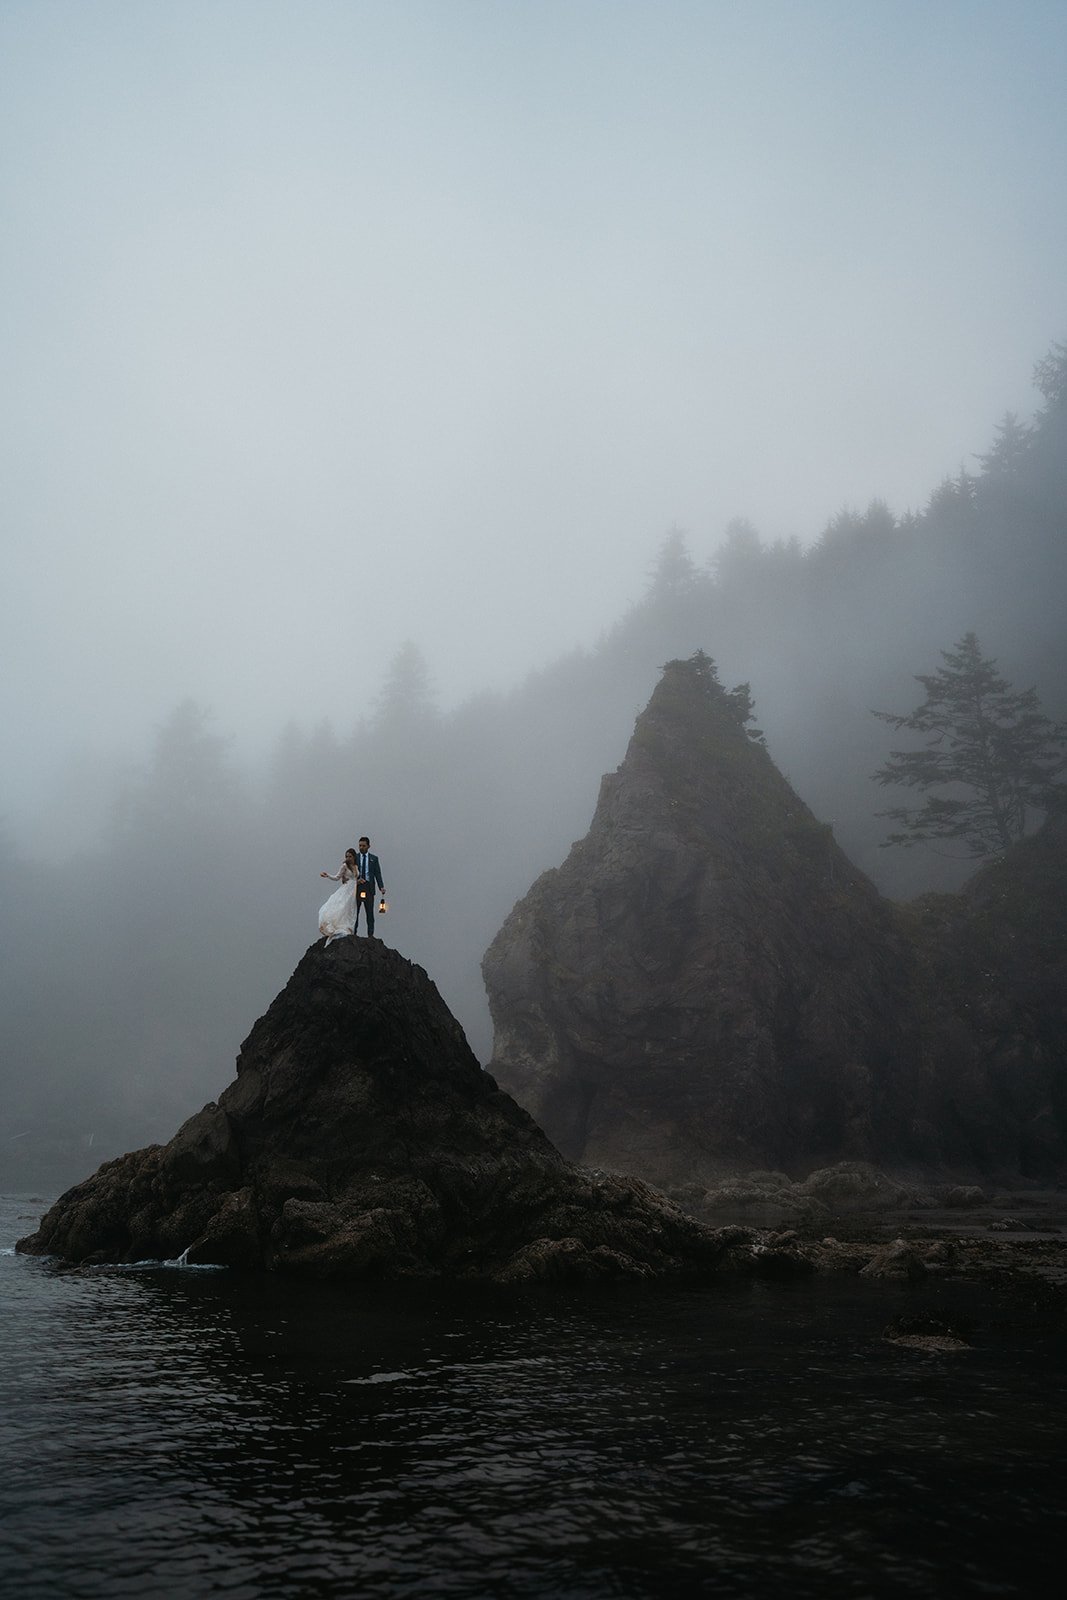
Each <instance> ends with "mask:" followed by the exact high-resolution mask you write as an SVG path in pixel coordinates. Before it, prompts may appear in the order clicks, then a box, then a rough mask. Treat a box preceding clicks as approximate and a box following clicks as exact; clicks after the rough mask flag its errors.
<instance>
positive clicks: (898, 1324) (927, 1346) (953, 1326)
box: [882, 1315, 971, 1353]
mask: <svg viewBox="0 0 1067 1600" xmlns="http://www.w3.org/2000/svg"><path fill="white" fill-rule="evenodd" d="M882 1338H883V1339H885V1340H887V1341H888V1342H889V1343H890V1344H896V1345H900V1346H902V1347H903V1348H905V1349H912V1350H927V1351H930V1352H931V1353H936V1352H938V1351H944V1352H946V1353H951V1352H953V1351H958V1350H969V1349H971V1330H970V1328H969V1327H967V1328H965V1327H964V1326H962V1325H961V1324H958V1323H953V1322H943V1321H941V1320H940V1319H939V1318H937V1317H931V1316H922V1315H920V1316H917V1317H897V1318H896V1319H895V1320H894V1321H893V1322H890V1323H889V1324H888V1326H887V1327H886V1328H885V1329H884V1331H883V1333H882Z"/></svg>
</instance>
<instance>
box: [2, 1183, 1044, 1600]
mask: <svg viewBox="0 0 1067 1600" xmlns="http://www.w3.org/2000/svg"><path fill="white" fill-rule="evenodd" d="M40 1210H41V1206H40V1204H39V1203H35V1202H33V1201H27V1200H25V1199H23V1200H19V1201H11V1200H8V1201H5V1202H3V1203H2V1204H0V1245H2V1246H9V1245H10V1244H12V1243H13V1241H14V1239H15V1238H16V1237H18V1236H19V1235H20V1234H23V1233H27V1232H30V1231H32V1229H33V1227H34V1225H35V1223H36V1219H37V1217H38V1215H39V1214H40ZM919 1312H933V1313H935V1314H937V1315H941V1316H951V1317H953V1318H955V1319H957V1320H959V1319H960V1318H964V1319H966V1320H967V1321H968V1322H969V1323H970V1324H971V1325H972V1328H973V1333H972V1342H973V1348H971V1349H969V1350H967V1351H965V1352H962V1353H956V1354H951V1355H950V1354H928V1353H925V1352H920V1351H916V1350H910V1349H902V1348H899V1347H897V1346H894V1345H891V1344H888V1343H887V1342H886V1341H885V1340H884V1339H883V1338H882V1337H881V1334H882V1330H883V1329H884V1327H885V1326H886V1324H887V1323H888V1322H889V1321H890V1320H891V1319H893V1318H895V1317H899V1316H902V1315H915V1314H918V1313H919ZM0 1319H2V1337H3V1362H2V1369H0V1463H2V1464H0V1592H2V1593H3V1594H4V1595H5V1596H7V1595H11V1596H13V1597H14V1596H17V1597H18V1600H36V1597H41V1600H62V1597H66V1596H84V1597H87V1600H88V1597H93V1600H98V1597H99V1600H103V1597H108V1600H111V1597H115V1596H127V1595H128V1596H138V1597H143V1596H165V1597H186V1596H188V1597H190V1600H194V1597H195V1600H199V1597H201V1596H208V1595H228V1596H232V1597H247V1600H258V1597H260V1596H263V1597H271V1596H286V1597H290V1596H291V1597H297V1596H299V1597H304V1596H326V1597H333V1596H336V1597H345V1600H362V1597H370V1600H373V1597H376V1596H383V1597H384V1596H389V1597H397V1596H407V1595H411V1596H415V1595H424V1594H434V1595H450V1596H486V1597H501V1600H503V1597H507V1596H531V1597H533V1596H567V1597H575V1600H594V1597H596V1600H600V1597H607V1596H619V1597H624V1600H630V1597H634V1600H640V1597H644V1596H660V1595H662V1596H674V1595H678V1596H685V1595H694V1596H696V1595H713V1596H763V1595H778V1594H781V1595H787V1594H788V1595H792V1596H796V1597H806V1596H812V1597H815V1596H819V1597H822V1596H827V1595H850V1596H857V1597H858V1596H866V1595H872V1596H881V1595H890V1596H892V1595H900V1596H905V1595H908V1596H911V1595H945V1596H953V1595H971V1594H973V1595H1019V1596H1024V1595H1025V1596H1027V1597H1028V1600H1029V1597H1034V1596H1041V1595H1045V1594H1051V1593H1055V1592H1059V1584H1058V1582H1057V1581H1056V1580H1057V1577H1058V1576H1059V1566H1060V1560H1061V1554H1060V1549H1061V1541H1062V1539H1063V1537H1064V1535H1065V1534H1067V1501H1065V1495H1064V1491H1065V1489H1067V1472H1065V1463H1064V1455H1063V1424H1064V1420H1065V1416H1067V1408H1065V1404H1064V1400H1065V1385H1064V1366H1063V1356H1064V1341H1063V1338H1062V1336H1061V1335H1060V1334H1058V1333H1057V1332H1056V1330H1055V1327H1054V1326H1053V1325H1050V1324H1049V1322H1048V1320H1047V1319H1046V1318H1041V1319H1034V1318H1032V1317H1031V1316H1030V1315H1029V1313H1028V1311H1027V1308H1026V1307H1025V1305H1024V1304H1021V1303H1020V1302H1019V1301H1018V1299H1014V1300H1011V1299H1008V1298H1007V1297H1004V1296H998V1297H995V1298H994V1299H990V1297H989V1295H988V1292H987V1291H982V1290H979V1289H978V1288H977V1287H976V1286H974V1285H968V1284H957V1285H952V1284H942V1285H935V1286H929V1287H928V1286H922V1287H920V1288H911V1287H908V1286H893V1285H885V1284H867V1283H861V1282H859V1281H856V1280H850V1281H836V1280H816V1281H812V1280H807V1281H804V1282H802V1283H799V1284H798V1283H791V1284H769V1283H763V1284H730V1285H722V1286H713V1287H709V1288H705V1289H701V1290H699V1291H696V1290H694V1291H686V1292H678V1291H674V1290H672V1291H670V1292H667V1293H665V1292H663V1291H662V1290H650V1289H642V1290H636V1291H635V1290H633V1289H629V1290H623V1289H618V1290H613V1291H611V1292H605V1291H598V1292H595V1293H590V1292H582V1293H578V1292H568V1293H566V1294H560V1293H549V1292H544V1291H542V1292H539V1293H537V1294H531V1293H516V1292H503V1291H495V1292H489V1291H471V1290H465V1291H462V1292H461V1291H458V1290H455V1289H453V1290H450V1291H446V1290H441V1289H434V1288H430V1289H427V1288H424V1287H420V1288H417V1289H415V1288H406V1289H405V1290H403V1291H402V1292H401V1291H398V1290H396V1289H381V1288H377V1289H372V1288H367V1287H361V1288H355V1287H349V1288H344V1289H343V1288H340V1287H338V1286H336V1285H334V1286H331V1285H303V1284H299V1283H294V1282H292V1281H285V1280H281V1281H276V1280H272V1279H245V1278H241V1277H238V1276H235V1275H232V1274H230V1273H226V1272H215V1271H196V1270H188V1269H186V1270H181V1269H176V1268H170V1269H164V1268H160V1269H148V1268H142V1269H136V1270H126V1271H93V1272H76V1273H72V1272H67V1271H62V1270H57V1269H56V1268H55V1267H54V1266H51V1265H49V1264H47V1263H43V1262H40V1261H36V1260H32V1259H28V1258H24V1257H19V1256H15V1255H14V1254H12V1253H11V1251H10V1250H7V1251H5V1253H4V1254H3V1255H2V1256H0Z"/></svg>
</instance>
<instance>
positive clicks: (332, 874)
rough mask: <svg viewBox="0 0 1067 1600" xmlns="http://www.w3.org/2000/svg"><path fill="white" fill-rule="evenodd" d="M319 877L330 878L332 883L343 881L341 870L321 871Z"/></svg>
mask: <svg viewBox="0 0 1067 1600" xmlns="http://www.w3.org/2000/svg"><path fill="white" fill-rule="evenodd" d="M319 877H320V878H329V879H330V881H331V882H332V883H340V881H341V874H340V873H339V872H320V873H319Z"/></svg>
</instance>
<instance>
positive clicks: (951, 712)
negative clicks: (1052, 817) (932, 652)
mask: <svg viewBox="0 0 1067 1600" xmlns="http://www.w3.org/2000/svg"><path fill="white" fill-rule="evenodd" d="M941 657H942V660H943V661H944V662H945V665H944V667H942V668H941V670H940V671H939V672H936V673H933V674H931V675H929V676H925V675H922V674H919V675H917V679H916V681H917V682H919V683H921V684H922V686H923V688H924V689H925V691H926V699H925V700H924V702H923V704H922V705H921V706H918V707H917V708H916V710H914V711H912V712H910V713H909V714H908V715H907V716H897V715H896V714H895V713H893V712H890V711H876V712H875V713H874V715H875V716H876V717H879V718H880V719H881V720H882V721H883V722H888V723H889V724H890V726H891V727H893V728H896V729H898V730H901V729H907V730H908V731H909V732H911V733H919V734H923V735H925V737H926V744H925V747H924V748H923V749H921V750H907V751H906V750H894V751H892V752H891V753H890V757H889V760H888V761H887V762H886V764H885V765H884V766H883V767H880V768H879V770H878V771H877V772H876V773H874V774H873V776H874V778H875V781H876V782H877V783H880V784H882V785H883V786H885V785H888V784H901V785H904V786H905V787H910V788H913V789H919V790H920V791H924V792H925V791H933V792H930V793H927V795H926V799H925V800H924V802H923V804H922V805H921V806H895V807H893V808H892V809H891V810H889V811H883V812H880V813H879V815H880V816H885V817H889V818H890V819H891V820H892V821H894V822H899V823H901V824H903V829H904V831H903V832H901V833H892V834H890V835H889V837H888V839H886V840H885V843H886V844H887V845H889V844H902V845H913V844H922V843H924V842H927V841H929V840H931V839H956V840H959V841H961V842H962V843H963V844H964V845H966V847H967V851H968V854H970V855H972V856H975V857H982V856H989V855H999V854H1000V853H1001V852H1003V851H1005V850H1007V849H1008V848H1009V847H1010V846H1011V845H1012V844H1014V842H1015V841H1016V840H1017V839H1019V838H1021V837H1022V835H1023V834H1024V833H1025V832H1026V830H1027V826H1028V822H1029V820H1030V817H1031V813H1032V812H1033V811H1043V810H1047V809H1048V805H1049V802H1050V799H1051V798H1052V794H1053V791H1054V788H1055V780H1056V778H1057V777H1058V775H1059V774H1060V773H1061V772H1063V770H1064V768H1065V767H1067V754H1065V750H1067V729H1065V728H1062V727H1059V726H1057V725H1056V724H1055V723H1053V722H1050V721H1049V719H1048V718H1047V717H1046V716H1044V715H1043V714H1042V712H1041V710H1040V708H1039V704H1038V698H1037V691H1036V690H1035V689H1024V690H1022V691H1016V690H1014V689H1012V687H1011V685H1010V683H1009V682H1008V681H1007V679H1006V678H1004V677H1002V676H1001V675H1000V673H999V672H997V670H996V662H995V661H993V660H991V659H989V658H987V657H986V656H984V655H983V654H982V650H981V646H980V645H979V643H978V639H977V637H976V636H975V635H974V634H973V633H968V634H965V635H964V637H963V638H962V639H961V640H960V641H959V643H958V644H957V645H956V647H955V649H954V650H943V651H942V652H941ZM945 791H947V792H945Z"/></svg>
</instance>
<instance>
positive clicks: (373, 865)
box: [356, 850, 385, 894]
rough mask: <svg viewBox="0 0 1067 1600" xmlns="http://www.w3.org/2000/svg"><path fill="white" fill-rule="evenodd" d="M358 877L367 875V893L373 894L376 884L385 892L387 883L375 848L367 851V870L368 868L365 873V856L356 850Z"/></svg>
mask: <svg viewBox="0 0 1067 1600" xmlns="http://www.w3.org/2000/svg"><path fill="white" fill-rule="evenodd" d="M356 877H357V878H360V877H365V878H366V880H367V893H368V894H373V893H374V886H375V884H377V885H378V889H379V892H384V890H385V884H384V883H383V882H382V869H381V867H380V866H379V864H378V857H377V856H376V855H375V854H374V852H373V850H368V851H367V870H366V872H365V873H364V871H363V856H362V855H361V853H360V852H359V851H358V850H357V852H356Z"/></svg>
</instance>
